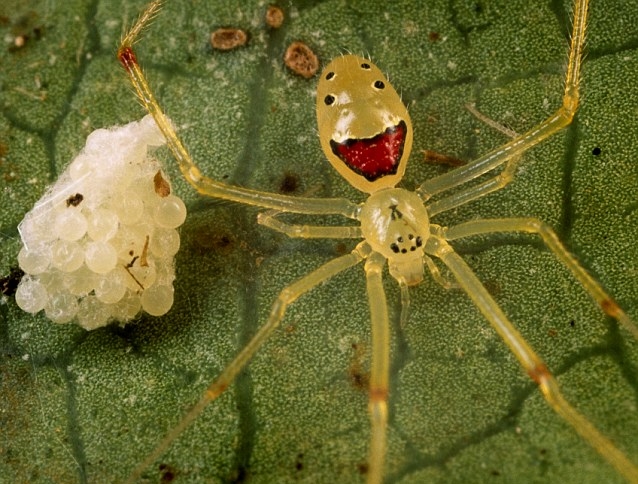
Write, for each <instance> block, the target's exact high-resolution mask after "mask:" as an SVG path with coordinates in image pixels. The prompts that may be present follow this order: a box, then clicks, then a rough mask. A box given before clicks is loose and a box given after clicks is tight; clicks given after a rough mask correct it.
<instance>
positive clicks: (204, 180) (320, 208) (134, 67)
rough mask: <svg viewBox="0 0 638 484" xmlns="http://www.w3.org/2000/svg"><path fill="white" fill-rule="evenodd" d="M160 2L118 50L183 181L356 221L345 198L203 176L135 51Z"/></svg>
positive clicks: (215, 192) (267, 204)
mask: <svg viewBox="0 0 638 484" xmlns="http://www.w3.org/2000/svg"><path fill="white" fill-rule="evenodd" d="M161 3H162V2H161V1H160V0H155V1H153V2H151V3H150V4H149V5H148V6H147V7H146V9H145V10H144V12H143V13H142V15H140V17H139V19H138V20H137V22H136V23H135V25H133V27H132V28H131V29H130V30H129V31H128V33H127V34H126V35H125V36H124V38H123V39H122V42H121V44H120V46H119V48H118V50H117V57H118V59H119V60H120V63H121V64H122V66H124V69H125V70H126V73H127V74H128V77H129V80H130V81H131V84H132V85H133V88H134V89H135V92H136V93H137V96H138V98H139V99H140V101H141V102H142V104H143V105H144V108H145V109H146V110H147V111H148V112H149V113H150V114H151V115H152V116H153V119H155V122H156V123H157V126H158V127H159V129H160V130H161V131H162V134H163V135H164V137H165V138H166V144H167V145H168V147H169V148H170V150H171V152H172V153H173V156H174V157H175V159H176V160H177V162H178V164H179V168H180V170H181V172H182V175H183V176H184V178H185V179H186V180H187V181H188V183H190V184H191V185H192V186H193V188H195V189H196V190H197V191H198V192H199V193H201V194H202V195H205V196H209V197H215V198H221V199H224V200H232V201H234V202H239V203H245V204H248V205H254V206H258V207H264V208H271V209H275V210H280V211H284V212H296V213H307V214H337V215H343V216H344V217H348V218H356V214H357V211H358V206H357V204H355V203H352V202H350V201H349V200H346V199H342V198H303V197H291V196H286V195H279V194H276V193H267V192H261V191H258V190H251V189H248V188H243V187H235V186H231V185H226V184H224V183H221V182H219V181H217V180H214V179H212V178H209V177H206V176H204V175H202V173H201V172H200V170H199V168H197V165H195V163H194V161H193V159H192V157H191V155H190V153H189V152H188V150H187V149H186V147H185V146H184V144H183V143H182V141H181V139H180V138H179V136H178V135H177V133H176V132H175V128H174V127H173V125H172V123H171V121H170V120H169V119H168V117H167V116H166V115H165V114H164V111H163V110H162V108H161V106H160V104H159V103H158V101H157V99H155V96H154V95H153V91H152V90H151V87H150V85H149V83H148V81H147V79H146V76H145V75H144V73H143V72H142V69H141V67H140V65H139V63H138V61H137V56H136V54H135V51H134V50H133V45H134V43H135V42H136V41H137V40H138V38H139V36H140V34H141V32H142V31H143V30H144V28H146V27H147V26H148V24H149V23H150V22H151V21H152V20H153V18H154V17H155V16H156V15H157V14H158V13H159V11H160V8H161Z"/></svg>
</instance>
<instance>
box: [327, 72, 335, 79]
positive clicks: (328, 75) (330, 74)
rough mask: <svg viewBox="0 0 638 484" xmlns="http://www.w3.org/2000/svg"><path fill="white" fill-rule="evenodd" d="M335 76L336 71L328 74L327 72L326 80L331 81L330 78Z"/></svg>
mask: <svg viewBox="0 0 638 484" xmlns="http://www.w3.org/2000/svg"><path fill="white" fill-rule="evenodd" d="M334 76H335V73H334V72H328V74H326V81H329V80H330V79H332V78H333V77H334Z"/></svg>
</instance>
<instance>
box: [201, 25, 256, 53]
mask: <svg viewBox="0 0 638 484" xmlns="http://www.w3.org/2000/svg"><path fill="white" fill-rule="evenodd" d="M246 42H248V34H247V33H246V31H245V30H242V29H237V28H220V29H217V30H215V31H214V32H212V33H211V34H210V45H211V46H212V47H213V49H217V50H223V51H228V50H233V49H236V48H238V47H241V46H243V45H246Z"/></svg>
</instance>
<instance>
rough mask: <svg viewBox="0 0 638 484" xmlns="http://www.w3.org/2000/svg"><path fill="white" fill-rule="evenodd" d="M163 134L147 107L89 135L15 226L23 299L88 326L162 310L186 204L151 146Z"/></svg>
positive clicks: (167, 302) (169, 293) (167, 303)
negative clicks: (137, 117) (132, 118)
mask: <svg viewBox="0 0 638 484" xmlns="http://www.w3.org/2000/svg"><path fill="white" fill-rule="evenodd" d="M163 144H164V139H163V136H162V134H161V132H160V131H159V129H158V128H157V126H156V124H155V121H154V120H153V118H152V117H151V116H146V117H145V118H144V119H142V120H141V121H138V122H133V123H130V124H128V125H126V126H121V127H115V128H110V129H99V130H96V131H94V132H93V133H91V134H90V135H89V137H88V138H87V141H86V146H85V148H84V150H83V151H82V152H81V153H80V154H79V155H78V156H77V157H76V158H75V160H73V162H72V163H71V164H70V165H69V167H68V168H67V170H66V171H65V172H64V173H63V174H62V176H61V177H60V178H59V179H58V181H57V182H56V183H55V184H54V185H53V186H52V187H51V188H49V190H48V191H47V193H46V194H45V195H44V196H43V197H42V199H40V200H39V201H38V202H37V203H36V205H35V206H34V208H33V209H32V210H31V211H30V212H29V213H27V214H26V215H25V217H24V220H23V221H22V222H21V223H20V225H19V227H18V230H19V231H20V236H21V238H22V243H23V247H22V249H21V250H20V253H19V254H18V263H19V264H20V267H21V268H22V269H23V270H24V271H25V273H26V274H27V275H26V276H25V277H24V278H23V279H22V281H21V282H20V284H19V286H18V289H17V291H16V303H17V304H18V306H19V307H20V308H22V309H23V310H24V311H27V312H30V313H37V312H39V311H41V310H43V309H44V314H45V315H46V317H47V318H49V319H50V320H51V321H54V322H56V323H67V322H70V321H73V320H75V321H77V323H78V324H80V325H81V326H82V327H84V328H85V329H89V330H90V329H95V328H99V327H101V326H104V325H106V324H107V323H108V322H110V321H119V322H121V323H126V322H128V321H130V320H132V319H133V318H135V317H136V316H137V315H138V314H139V313H140V311H141V310H143V311H146V312H147V313H149V314H151V315H153V316H158V315H162V314H166V312H168V310H169V309H170V308H171V306H172V305H173V280H174V279H175V264H174V256H175V254H176V253H177V251H178V249H179V233H178V232H177V230H175V229H176V228H178V227H179V226H180V225H181V224H182V223H183V222H184V219H185V218H186V207H185V205H184V203H183V202H182V201H181V200H180V199H179V198H178V197H177V196H175V195H174V194H172V192H171V187H170V183H169V182H168V180H166V177H165V175H164V174H163V172H162V169H161V166H160V164H159V162H158V161H156V160H154V159H152V158H150V157H149V156H148V154H147V152H148V149H149V148H150V147H155V146H160V145H163ZM158 180H159V181H160V182H161V183H160V184H161V187H160V189H157V186H156V184H157V181H158ZM154 186H155V187H156V188H154ZM157 267H159V268H161V278H158V273H157V269H156V268H157Z"/></svg>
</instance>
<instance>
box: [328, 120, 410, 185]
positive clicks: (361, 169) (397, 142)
mask: <svg viewBox="0 0 638 484" xmlns="http://www.w3.org/2000/svg"><path fill="white" fill-rule="evenodd" d="M406 131H407V127H406V125H405V121H401V122H400V123H399V124H398V125H396V126H394V127H391V128H388V129H386V130H385V131H384V132H383V133H379V134H378V135H376V136H374V137H372V138H365V139H349V140H346V141H344V142H342V143H337V142H335V141H330V146H331V148H332V152H333V153H334V154H335V155H337V156H338V157H339V158H340V159H341V160H342V161H343V162H344V163H345V164H346V165H347V166H348V168H350V169H351V170H352V171H354V172H355V173H358V174H359V175H363V176H364V177H365V178H366V179H367V180H369V181H375V180H376V179H378V178H381V177H383V176H386V175H394V174H395V173H396V172H397V169H398V167H399V160H400V159H401V156H402V155H403V145H404V143H405V134H406Z"/></svg>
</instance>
